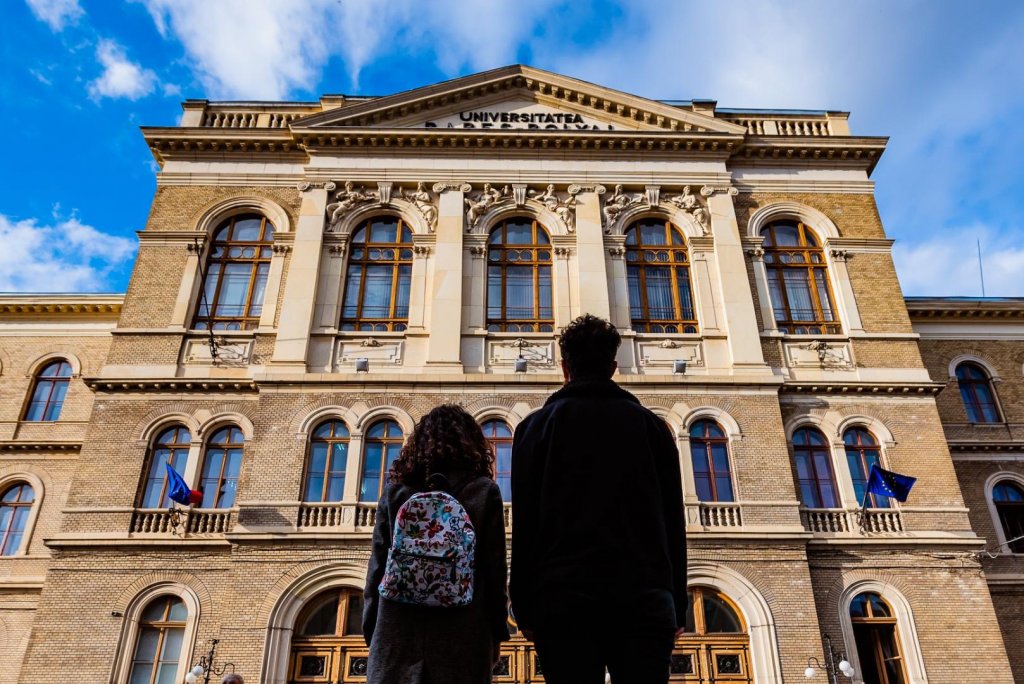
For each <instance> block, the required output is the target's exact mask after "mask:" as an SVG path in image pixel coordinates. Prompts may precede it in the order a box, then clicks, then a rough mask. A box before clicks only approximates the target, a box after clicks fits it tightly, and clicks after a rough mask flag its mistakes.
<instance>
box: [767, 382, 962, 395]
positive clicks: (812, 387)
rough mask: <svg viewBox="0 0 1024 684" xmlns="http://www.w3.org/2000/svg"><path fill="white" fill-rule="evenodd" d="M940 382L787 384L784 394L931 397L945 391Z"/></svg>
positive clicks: (782, 390) (783, 389)
mask: <svg viewBox="0 0 1024 684" xmlns="http://www.w3.org/2000/svg"><path fill="white" fill-rule="evenodd" d="M945 387H946V383H939V382H899V383H882V382H786V383H785V384H783V386H782V387H781V389H780V391H781V392H783V393H790V392H792V393H798V394H862V395H869V396H931V395H936V394H938V393H939V392H941V391H942V390H943V389H945Z"/></svg>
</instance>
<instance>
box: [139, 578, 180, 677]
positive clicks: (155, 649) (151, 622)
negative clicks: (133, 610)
mask: <svg viewBox="0 0 1024 684" xmlns="http://www.w3.org/2000/svg"><path fill="white" fill-rule="evenodd" d="M187 620H188V609H186V608H185V604H184V602H183V601H182V600H181V599H180V598H178V597H177V596H161V597H159V598H157V599H155V600H154V601H152V602H151V603H150V604H149V605H148V606H146V609H145V610H143V611H142V616H141V618H140V620H139V634H138V637H137V638H136V640H135V650H134V651H133V655H132V669H131V674H130V675H129V677H128V682H129V684H171V683H172V682H179V681H181V678H180V677H179V676H178V674H179V673H178V663H179V660H180V658H181V644H182V641H184V639H185V623H186V621H187Z"/></svg>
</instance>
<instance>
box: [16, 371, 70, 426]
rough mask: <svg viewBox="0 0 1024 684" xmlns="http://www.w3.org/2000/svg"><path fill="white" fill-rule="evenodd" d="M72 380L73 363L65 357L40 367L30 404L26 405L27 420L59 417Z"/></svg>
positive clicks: (49, 419)
mask: <svg viewBox="0 0 1024 684" xmlns="http://www.w3.org/2000/svg"><path fill="white" fill-rule="evenodd" d="M70 382H71V364H70V363H68V362H67V361H65V360H64V359H57V360H55V361H51V362H50V363H48V364H46V365H45V366H43V367H42V368H41V369H39V372H38V373H36V378H35V382H34V383H33V386H32V394H31V395H29V396H30V399H29V402H28V406H27V407H25V420H28V421H53V420H57V419H59V418H60V410H61V408H63V407H64V397H65V396H66V395H67V393H68V384H69V383H70Z"/></svg>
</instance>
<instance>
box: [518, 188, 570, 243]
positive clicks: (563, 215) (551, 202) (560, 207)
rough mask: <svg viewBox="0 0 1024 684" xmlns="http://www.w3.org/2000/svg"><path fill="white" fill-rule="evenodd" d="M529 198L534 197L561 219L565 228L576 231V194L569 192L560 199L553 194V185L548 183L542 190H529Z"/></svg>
mask: <svg viewBox="0 0 1024 684" xmlns="http://www.w3.org/2000/svg"><path fill="white" fill-rule="evenodd" d="M529 195H530V198H531V199H534V200H536V201H538V202H540V203H541V204H543V205H544V207H545V208H546V209H547V210H548V211H550V212H551V213H552V214H555V215H556V216H557V217H558V218H560V219H562V223H564V224H565V228H566V230H568V231H569V232H570V233H574V232H576V195H573V194H572V193H569V196H568V197H567V198H566V199H564V200H563V199H561V198H559V197H558V195H556V194H555V186H554V185H548V186H547V187H546V188H544V191H543V192H538V191H536V190H531V191H530V192H529Z"/></svg>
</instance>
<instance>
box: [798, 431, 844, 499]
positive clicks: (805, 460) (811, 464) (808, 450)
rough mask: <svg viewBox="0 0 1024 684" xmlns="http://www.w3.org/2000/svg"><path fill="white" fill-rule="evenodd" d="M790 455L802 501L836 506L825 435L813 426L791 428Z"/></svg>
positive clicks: (836, 497)
mask: <svg viewBox="0 0 1024 684" xmlns="http://www.w3.org/2000/svg"><path fill="white" fill-rule="evenodd" d="M793 459H794V461H795V462H796V478H797V486H798V487H799V488H800V501H801V502H802V503H803V505H804V506H806V507H807V508H839V495H838V493H837V489H836V480H835V477H834V476H833V474H832V454H831V452H830V450H829V446H828V441H827V440H826V439H825V436H824V435H823V434H821V433H820V432H819V431H817V430H815V429H813V428H800V429H799V430H797V431H796V432H794V433H793Z"/></svg>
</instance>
